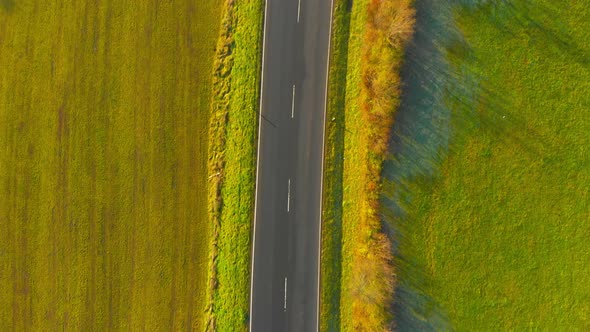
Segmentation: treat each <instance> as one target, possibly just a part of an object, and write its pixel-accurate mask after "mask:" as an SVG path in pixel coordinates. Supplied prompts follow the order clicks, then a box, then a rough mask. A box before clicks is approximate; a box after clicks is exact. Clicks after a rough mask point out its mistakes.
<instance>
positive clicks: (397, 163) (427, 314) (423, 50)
mask: <svg viewBox="0 0 590 332" xmlns="http://www.w3.org/2000/svg"><path fill="white" fill-rule="evenodd" d="M415 6H416V26H415V28H416V31H415V35H414V38H413V40H412V42H411V43H410V44H409V45H408V47H407V49H406V56H405V63H404V65H403V67H402V70H401V77H402V82H403V84H404V86H403V88H402V98H401V104H400V107H399V109H398V112H397V113H396V119H395V124H394V126H393V130H392V138H391V142H390V156H391V158H389V160H387V161H386V162H385V164H384V168H383V179H384V183H383V188H384V190H383V191H384V194H383V196H382V206H383V207H384V209H383V214H382V217H383V220H384V221H385V224H386V225H385V226H386V228H387V229H386V230H387V231H388V233H389V235H390V237H391V238H392V239H393V247H394V255H395V264H396V272H397V276H398V283H397V287H396V290H395V298H394V303H393V304H392V311H393V315H394V317H395V327H396V329H397V330H399V331H440V330H450V329H452V328H451V326H450V323H449V322H448V320H447V318H446V314H445V312H444V309H443V308H441V307H440V305H439V304H438V303H436V301H435V299H433V298H432V297H431V296H430V294H428V293H427V286H428V285H430V284H431V282H432V280H431V278H430V276H429V275H428V273H427V269H426V267H425V266H422V265H421V263H420V262H418V258H419V257H420V254H419V252H420V250H421V249H422V248H421V247H420V244H417V243H411V241H410V240H409V239H407V235H408V234H410V233H409V231H410V230H411V228H412V227H413V226H412V224H413V223H415V222H419V220H412V218H410V217H409V215H408V211H409V210H410V209H408V208H407V206H408V204H409V203H410V200H411V197H410V196H411V191H412V188H411V186H412V183H415V182H416V180H417V179H420V178H430V177H432V176H434V174H435V173H436V169H437V168H438V166H439V165H440V164H441V163H442V161H443V160H444V159H445V157H446V154H447V150H448V148H449V140H450V128H451V122H450V120H451V112H450V109H449V107H448V106H447V103H446V98H447V95H448V92H449V91H450V89H451V86H453V84H451V83H452V81H453V80H455V78H456V77H458V75H455V74H454V73H453V72H451V69H450V68H451V66H450V65H449V64H448V61H447V59H446V57H445V55H446V50H447V47H448V45H450V44H452V43H457V45H459V44H461V40H460V38H459V34H458V32H457V31H456V30H455V28H454V27H453V25H452V4H451V2H449V1H446V0H442V1H441V0H417V1H416V2H415ZM463 48H464V49H462V50H461V49H460V48H457V49H458V50H461V51H463V52H467V49H466V46H464V47H463ZM461 76H463V75H461ZM455 89H460V91H455V94H457V95H461V96H470V93H471V90H472V86H471V84H470V83H469V82H462V84H461V85H457V87H456V88H455ZM465 103H466V104H468V102H465ZM402 243H403V247H404V250H403V251H401V250H400V244H402ZM412 252H414V254H413V253H412Z"/></svg>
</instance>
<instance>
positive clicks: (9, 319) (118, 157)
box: [0, 0, 220, 331]
mask: <svg viewBox="0 0 590 332" xmlns="http://www.w3.org/2000/svg"><path fill="white" fill-rule="evenodd" d="M219 10H220V3H219V2H218V1H214V0H199V1H188V0H177V1H100V2H96V1H18V0H17V1H13V0H2V1H0V329H1V330H49V331H60V330H80V331H93V330H96V331H106V330H147V331H158V330H190V329H195V330H203V329H204V320H205V317H204V316H205V306H206V291H207V282H206V278H207V273H208V266H209V246H210V229H209V228H210V227H209V226H208V223H207V153H208V149H207V146H208V123H209V110H210V101H211V76H212V73H213V57H214V54H215V53H214V50H215V45H216V41H217V37H218V27H219V25H220V23H219V15H220V13H219Z"/></svg>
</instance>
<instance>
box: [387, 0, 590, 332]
mask: <svg viewBox="0 0 590 332" xmlns="http://www.w3.org/2000/svg"><path fill="white" fill-rule="evenodd" d="M481 3H484V2H481ZM454 17H455V19H456V20H457V24H458V27H459V30H460V31H461V33H462V34H463V36H464V37H465V45H464V46H463V47H459V46H458V45H455V46H454V47H453V48H451V49H450V52H448V55H449V60H451V63H452V64H453V66H454V68H455V69H456V71H455V73H456V74H457V75H458V81H460V82H469V81H471V79H466V78H467V76H463V75H470V76H471V77H472V78H474V79H475V80H477V82H479V83H478V86H477V87H476V90H477V91H478V92H477V94H476V97H475V98H474V100H473V102H469V101H468V100H469V98H468V96H449V97H448V101H449V103H450V105H451V109H452V120H451V122H452V124H453V126H452V127H453V128H452V143H451V148H450V151H449V155H448V158H447V159H446V160H445V161H444V162H443V163H442V165H441V168H440V174H439V176H437V177H436V178H435V179H432V180H424V181H418V182H419V183H418V184H415V185H413V188H414V189H413V193H412V194H411V196H412V197H413V199H412V200H411V202H412V203H410V205H409V206H408V207H407V208H408V211H409V215H408V217H407V219H406V220H404V221H401V222H400V223H399V224H398V227H399V228H400V232H401V235H400V237H399V256H400V257H401V258H402V259H403V261H404V265H406V266H410V269H409V270H411V271H412V274H410V275H409V274H404V275H401V276H400V279H401V282H402V283H404V284H406V285H410V288H411V289H412V290H413V291H414V292H415V293H414V294H405V295H404V296H406V297H407V298H406V301H412V299H414V300H416V299H421V300H422V301H424V302H425V303H426V305H425V307H424V308H422V310H423V311H422V312H421V314H422V315H423V316H422V317H418V319H416V321H420V320H427V319H433V321H432V322H431V323H432V326H434V329H440V328H447V329H448V328H452V329H455V330H457V331H529V330H535V331H537V330H543V331H587V330H589V329H590V250H589V249H588V248H589V244H588V239H589V238H590V222H589V221H590V193H589V190H590V149H589V147H590V7H589V6H588V2H587V1H586V0H571V1H567V2H558V1H549V0H533V1H507V2H499V1H498V2H491V1H490V2H486V3H485V4H479V5H474V6H471V7H469V8H467V7H466V8H463V9H457V10H456V11H455V16H454ZM466 73H467V74H466ZM465 103H468V105H467V107H465V106H466V105H465ZM420 271H421V272H420ZM418 272H420V273H418ZM400 296H402V295H400ZM441 317H442V318H441ZM441 324H442V325H441Z"/></svg>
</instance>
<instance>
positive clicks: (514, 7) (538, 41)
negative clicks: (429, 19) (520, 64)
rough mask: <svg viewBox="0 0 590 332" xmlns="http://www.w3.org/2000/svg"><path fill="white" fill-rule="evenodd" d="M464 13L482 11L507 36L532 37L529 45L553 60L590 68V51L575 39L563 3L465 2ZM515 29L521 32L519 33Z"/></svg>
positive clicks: (501, 0) (505, 0)
mask: <svg viewBox="0 0 590 332" xmlns="http://www.w3.org/2000/svg"><path fill="white" fill-rule="evenodd" d="M461 5H462V7H463V8H462V9H463V10H467V11H469V10H474V9H475V10H478V11H480V12H482V14H484V15H480V17H484V18H485V19H486V20H488V22H489V23H490V24H492V25H494V26H496V27H497V28H498V29H500V30H502V31H503V32H505V33H507V34H510V35H513V36H516V34H517V33H520V32H524V33H525V34H526V35H527V36H528V37H529V45H531V46H532V47H534V48H537V49H538V50H540V51H542V52H548V55H549V56H551V57H560V56H565V57H566V58H567V61H572V62H576V63H578V64H580V65H582V66H584V67H588V66H590V48H589V47H588V46H589V45H590V44H587V45H580V44H578V43H576V42H574V40H573V38H571V31H569V28H570V27H569V25H568V24H567V23H566V22H563V21H562V20H561V18H560V16H561V15H560V14H559V10H558V8H556V7H558V6H561V7H562V6H564V4H563V3H561V2H559V1H554V2H551V3H550V4H543V3H541V2H540V1H535V2H534V3H532V2H531V1H524V0H521V1H514V0H512V1H509V0H497V1H481V0H480V1H474V0H471V1H469V0H463V1H462V2H461ZM515 27H518V28H520V29H521V30H520V31H518V32H517V31H515V29H514V28H515Z"/></svg>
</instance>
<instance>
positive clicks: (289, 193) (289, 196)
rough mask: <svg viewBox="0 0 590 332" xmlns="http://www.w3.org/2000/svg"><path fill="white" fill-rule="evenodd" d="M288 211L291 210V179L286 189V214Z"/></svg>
mask: <svg viewBox="0 0 590 332" xmlns="http://www.w3.org/2000/svg"><path fill="white" fill-rule="evenodd" d="M290 209H291V179H289V182H288V188H287V212H289V210H290Z"/></svg>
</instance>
